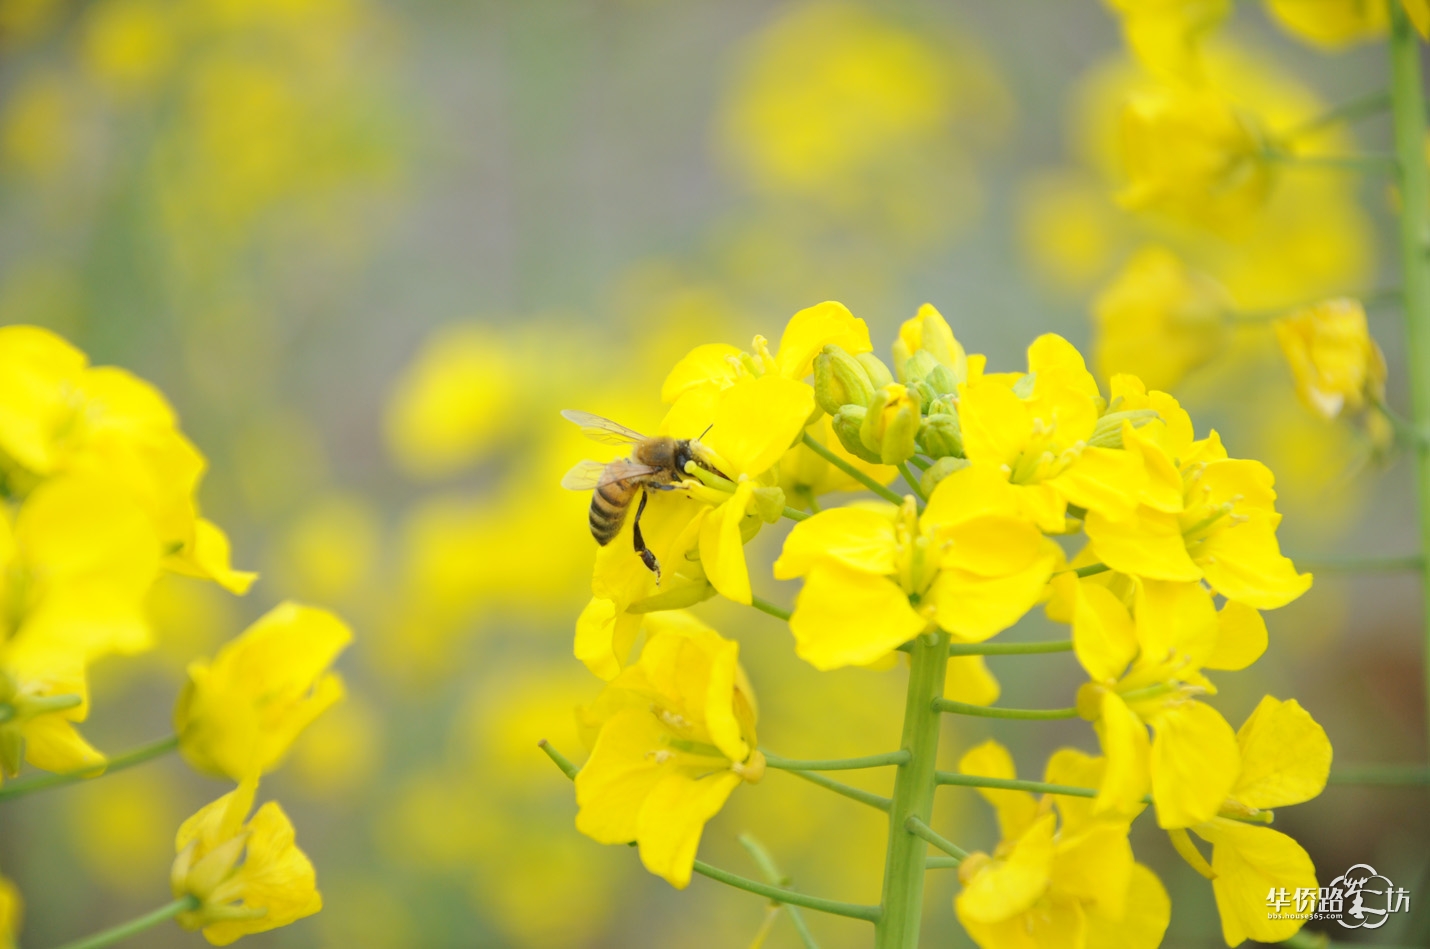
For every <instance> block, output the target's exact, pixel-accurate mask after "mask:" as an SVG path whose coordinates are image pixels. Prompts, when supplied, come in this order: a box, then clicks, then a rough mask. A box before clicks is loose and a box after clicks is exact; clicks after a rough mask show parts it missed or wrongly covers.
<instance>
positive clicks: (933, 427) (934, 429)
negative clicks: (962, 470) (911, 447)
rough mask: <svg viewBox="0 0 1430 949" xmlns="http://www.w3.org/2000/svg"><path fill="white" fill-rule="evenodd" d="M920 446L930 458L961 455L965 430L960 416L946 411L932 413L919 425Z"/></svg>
mask: <svg viewBox="0 0 1430 949" xmlns="http://www.w3.org/2000/svg"><path fill="white" fill-rule="evenodd" d="M918 443H919V447H920V448H922V449H923V452H924V454H925V455H928V456H929V457H930V458H949V457H961V456H962V455H963V430H962V429H961V428H959V425H958V416H957V415H950V414H948V413H944V412H937V413H933V414H930V415H929V416H928V417H927V418H925V419H924V422H923V425H921V426H920V427H919V438H918Z"/></svg>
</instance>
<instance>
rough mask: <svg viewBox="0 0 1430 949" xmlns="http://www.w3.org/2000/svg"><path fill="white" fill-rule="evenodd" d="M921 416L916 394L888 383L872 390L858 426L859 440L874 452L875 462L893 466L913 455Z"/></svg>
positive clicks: (895, 384)
mask: <svg viewBox="0 0 1430 949" xmlns="http://www.w3.org/2000/svg"><path fill="white" fill-rule="evenodd" d="M921 419H922V414H921V412H920V409H919V403H918V401H917V398H916V396H915V395H914V394H912V393H910V392H909V390H908V388H906V387H905V386H902V385H899V384H898V383H897V382H895V383H891V384H890V385H886V386H884V387H883V388H882V389H880V390H879V391H878V392H877V393H875V395H874V401H873V402H871V403H870V404H869V410H868V412H867V413H866V414H865V416H864V424H863V425H861V426H860V428H859V439H860V441H862V442H863V443H864V447H865V448H868V449H869V450H870V451H874V452H878V455H879V457H878V460H879V461H881V462H883V463H884V464H886V465H897V464H900V463H902V462H905V461H908V460H909V459H910V458H912V457H913V454H914V451H915V450H916V446H915V444H914V437H915V436H916V435H917V434H918V431H919V422H920V420H921Z"/></svg>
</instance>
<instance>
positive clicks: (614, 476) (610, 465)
mask: <svg viewBox="0 0 1430 949" xmlns="http://www.w3.org/2000/svg"><path fill="white" fill-rule="evenodd" d="M659 470H660V469H659V468H652V467H651V466H650V465H638V464H636V463H635V462H632V461H626V460H625V459H623V458H618V459H616V460H615V461H610V462H607V461H589V460H588V461H578V462H576V464H575V465H573V466H572V468H571V470H570V471H568V472H566V477H564V478H562V479H561V487H563V488H569V489H570V490H572V491H590V490H591V489H593V488H598V487H600V486H601V485H603V484H611V483H613V482H616V481H625V480H626V479H627V478H639V477H642V476H643V475H649V474H655V473H656V472H657V471H659Z"/></svg>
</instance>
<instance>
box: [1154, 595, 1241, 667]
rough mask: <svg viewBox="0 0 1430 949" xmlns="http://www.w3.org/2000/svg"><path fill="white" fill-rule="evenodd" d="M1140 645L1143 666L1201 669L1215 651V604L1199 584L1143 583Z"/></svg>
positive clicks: (1217, 631)
mask: <svg viewBox="0 0 1430 949" xmlns="http://www.w3.org/2000/svg"><path fill="white" fill-rule="evenodd" d="M1135 609H1136V613H1137V641H1138V643H1139V644H1140V645H1141V647H1142V654H1143V660H1144V661H1143V662H1139V664H1138V665H1139V668H1141V667H1142V666H1143V665H1144V664H1153V663H1158V662H1163V661H1167V662H1171V663H1174V664H1177V665H1179V666H1183V667H1185V666H1188V665H1190V666H1191V667H1192V668H1197V667H1200V666H1201V664H1202V663H1203V661H1205V659H1206V657H1207V656H1210V655H1211V654H1212V651H1213V650H1214V649H1215V648H1216V643H1217V638H1218V636H1219V628H1220V627H1219V626H1218V623H1217V612H1216V604H1215V603H1214V602H1213V601H1212V597H1211V594H1210V593H1208V592H1207V590H1206V588H1205V587H1203V586H1202V585H1201V584H1200V583H1172V582H1168V581H1166V580H1143V581H1141V582H1140V583H1139V584H1138V586H1137V597H1136V605H1135Z"/></svg>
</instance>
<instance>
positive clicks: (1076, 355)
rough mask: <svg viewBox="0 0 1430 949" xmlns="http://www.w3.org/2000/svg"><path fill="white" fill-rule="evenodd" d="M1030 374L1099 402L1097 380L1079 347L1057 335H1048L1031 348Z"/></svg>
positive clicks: (1029, 357) (1029, 355)
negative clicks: (1051, 380) (1089, 369)
mask: <svg viewBox="0 0 1430 949" xmlns="http://www.w3.org/2000/svg"><path fill="white" fill-rule="evenodd" d="M1028 372H1030V373H1033V374H1035V375H1036V376H1037V377H1038V381H1039V383H1042V381H1043V380H1044V379H1053V378H1055V379H1056V380H1057V383H1058V385H1059V386H1061V387H1066V388H1069V389H1072V390H1073V391H1075V392H1077V393H1078V394H1080V395H1084V396H1087V397H1089V398H1093V399H1096V398H1097V397H1098V391H1097V380H1096V379H1094V378H1093V377H1092V373H1090V372H1088V371H1087V363H1086V362H1085V361H1084V360H1083V358H1082V353H1080V352H1078V351H1077V347H1076V346H1074V345H1073V344H1072V343H1069V342H1068V341H1067V340H1065V339H1063V338H1062V337H1061V336H1059V335H1058V334H1056V333H1044V334H1043V335H1042V336H1039V337H1038V338H1037V339H1035V340H1033V343H1032V345H1031V346H1029V347H1028Z"/></svg>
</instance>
